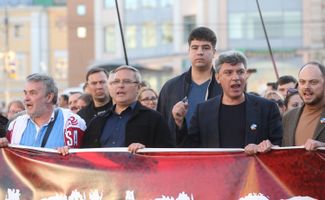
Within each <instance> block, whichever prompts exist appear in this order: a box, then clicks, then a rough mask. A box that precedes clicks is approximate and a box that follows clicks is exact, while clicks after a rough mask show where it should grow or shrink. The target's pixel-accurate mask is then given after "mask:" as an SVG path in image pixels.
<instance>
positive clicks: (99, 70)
mask: <svg viewBox="0 0 325 200" xmlns="http://www.w3.org/2000/svg"><path fill="white" fill-rule="evenodd" d="M99 72H104V73H105V75H106V76H107V78H108V72H107V71H106V70H105V69H103V68H100V67H93V68H91V69H90V70H88V72H87V74H86V81H88V78H89V76H90V75H92V74H95V73H99Z"/></svg>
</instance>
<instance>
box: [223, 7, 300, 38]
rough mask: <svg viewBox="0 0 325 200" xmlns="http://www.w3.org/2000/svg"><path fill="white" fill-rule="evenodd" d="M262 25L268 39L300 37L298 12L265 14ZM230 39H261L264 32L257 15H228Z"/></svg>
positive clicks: (263, 36)
mask: <svg viewBox="0 0 325 200" xmlns="http://www.w3.org/2000/svg"><path fill="white" fill-rule="evenodd" d="M263 19H264V23H265V25H266V30H267V34H268V37H269V38H273V39H277V38H278V39H281V38H288V37H300V36H301V22H300V20H301V14H300V13H298V12H294V11H293V12H289V11H288V12H285V13H283V12H265V13H263ZM228 21H229V26H228V28H229V38H230V39H251V40H254V39H263V38H265V34H264V30H263V27H262V24H261V20H260V16H259V14H258V13H231V14H229V20H228Z"/></svg>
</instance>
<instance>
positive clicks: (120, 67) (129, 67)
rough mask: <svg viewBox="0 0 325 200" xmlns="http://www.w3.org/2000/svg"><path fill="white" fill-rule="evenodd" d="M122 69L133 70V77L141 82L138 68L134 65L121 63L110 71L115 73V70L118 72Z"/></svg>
mask: <svg viewBox="0 0 325 200" xmlns="http://www.w3.org/2000/svg"><path fill="white" fill-rule="evenodd" d="M123 69H127V70H131V71H133V72H134V73H135V79H136V81H137V82H138V83H141V82H142V78H141V74H140V72H139V70H137V69H136V68H135V67H132V66H130V65H121V66H119V67H118V68H116V69H114V70H113V71H112V73H114V74H115V73H116V72H118V71H120V70H123Z"/></svg>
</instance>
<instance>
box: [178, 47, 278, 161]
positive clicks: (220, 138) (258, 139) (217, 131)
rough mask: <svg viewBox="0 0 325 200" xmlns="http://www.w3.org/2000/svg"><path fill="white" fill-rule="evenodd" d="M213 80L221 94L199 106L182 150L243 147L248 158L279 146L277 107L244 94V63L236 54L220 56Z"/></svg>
mask: <svg viewBox="0 0 325 200" xmlns="http://www.w3.org/2000/svg"><path fill="white" fill-rule="evenodd" d="M216 67H217V75H216V79H217V81H218V82H219V83H220V84H221V86H222V89H223V94H222V95H219V96H217V97H215V98H212V99H210V100H208V101H206V102H204V103H202V104H199V105H198V106H197V108H196V111H195V113H194V115H193V117H192V120H191V125H190V129H189V131H188V135H187V136H186V138H185V140H184V142H183V145H184V146H185V147H209V148H211V147H214V148H245V152H246V153H247V154H249V155H251V154H255V153H258V152H260V153H264V152H267V151H269V150H270V149H271V147H272V146H273V145H281V141H282V135H283V128H282V123H281V116H280V113H279V110H278V108H277V105H276V104H275V103H274V102H272V101H269V100H267V99H263V98H261V97H257V96H253V95H250V94H245V93H244V90H245V86H246V76H245V73H246V69H247V61H246V57H245V56H244V54H242V53H240V52H237V51H228V52H224V53H221V54H220V55H219V58H218V60H217V63H216Z"/></svg>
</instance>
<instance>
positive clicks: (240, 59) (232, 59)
mask: <svg viewBox="0 0 325 200" xmlns="http://www.w3.org/2000/svg"><path fill="white" fill-rule="evenodd" d="M224 63H229V64H231V65H237V64H238V63H243V64H244V67H245V68H247V58H246V56H245V55H244V54H243V53H242V52H240V51H233V50H232V51H225V52H222V53H221V54H220V55H219V57H218V59H217V60H216V65H215V66H216V71H217V73H218V72H219V71H220V67H221V65H222V64H224Z"/></svg>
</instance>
